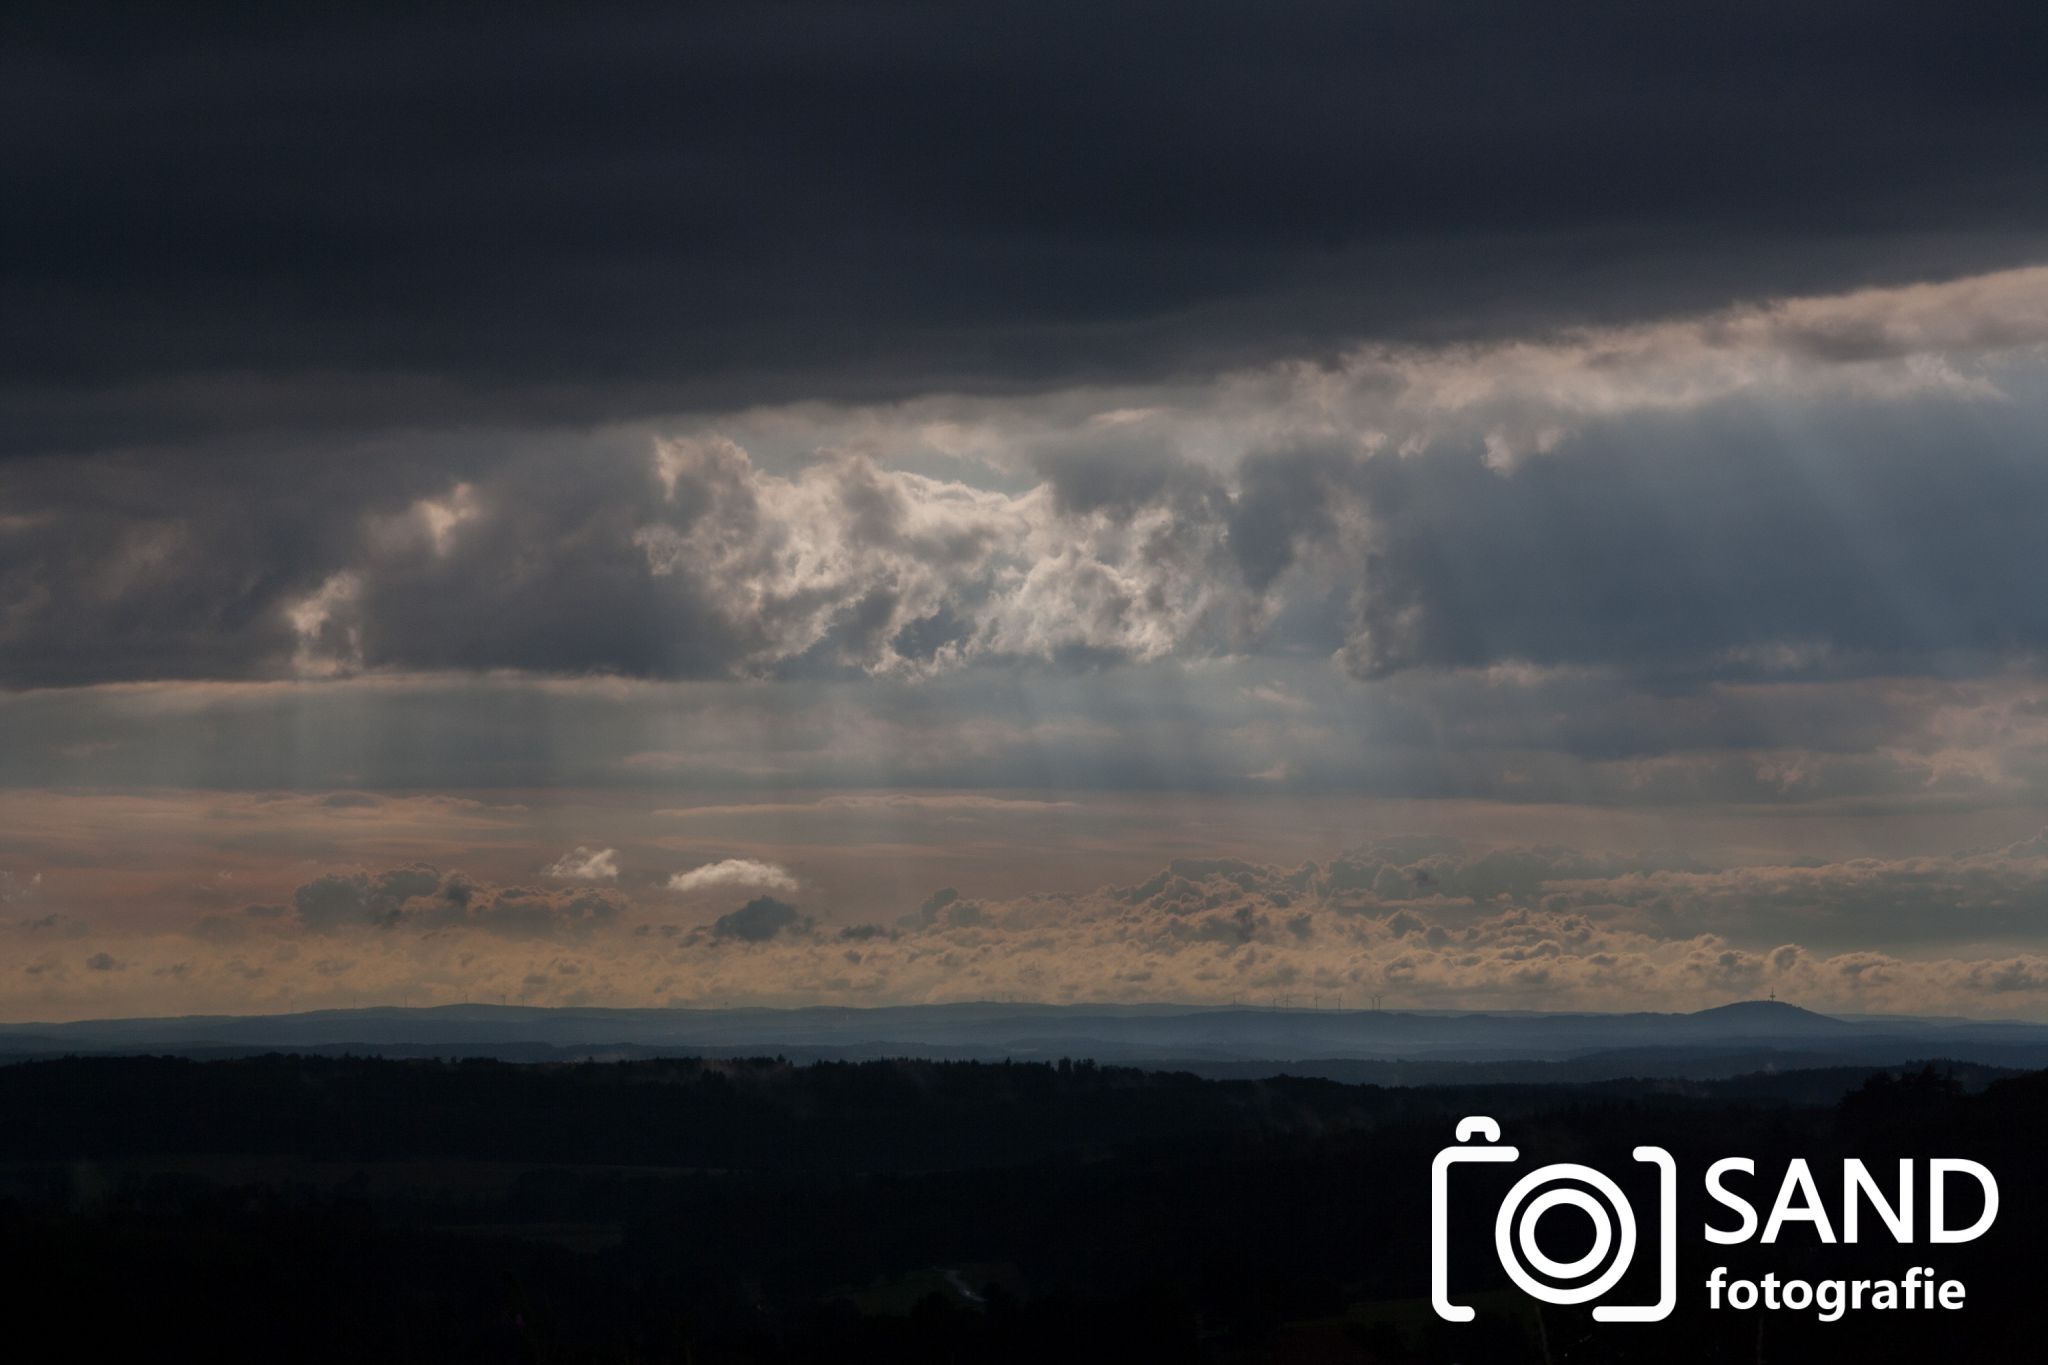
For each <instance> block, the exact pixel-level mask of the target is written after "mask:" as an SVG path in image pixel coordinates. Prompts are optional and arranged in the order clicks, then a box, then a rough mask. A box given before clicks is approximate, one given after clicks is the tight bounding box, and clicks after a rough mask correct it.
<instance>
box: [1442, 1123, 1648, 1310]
mask: <svg viewBox="0 0 2048 1365" xmlns="http://www.w3.org/2000/svg"><path fill="white" fill-rule="evenodd" d="M1475 1136H1477V1137H1481V1138H1484V1139H1485V1141H1486V1142H1487V1143H1490V1144H1496V1145H1491V1146H1482V1145H1480V1144H1477V1143H1472V1139H1473V1138H1474V1137H1475ZM1458 1142H1459V1144H1460V1145H1458V1146H1455V1147H1446V1148H1444V1149H1443V1150H1442V1151H1440V1152H1438V1153H1437V1154H1436V1160H1435V1162H1433V1163H1432V1164H1431V1166H1430V1186H1429V1220H1430V1239H1429V1257H1430V1261H1429V1269H1430V1276H1429V1296H1430V1302H1431V1303H1432V1304H1433V1305H1434V1306H1435V1308H1436V1312H1437V1316H1438V1317H1440V1318H1443V1319H1444V1320H1445V1321H1447V1322H1470V1321H1471V1320H1472V1318H1473V1311H1472V1309H1470V1308H1468V1307H1466V1306H1464V1305H1462V1304H1455V1303H1452V1302H1451V1301H1450V1294H1449V1277H1450V1248H1449V1246H1448V1245H1446V1237H1447V1234H1448V1231H1449V1209H1448V1207H1447V1205H1446V1196H1447V1195H1448V1193H1449V1189H1448V1186H1449V1176H1450V1170H1451V1167H1452V1166H1453V1165H1455V1164H1457V1163H1458V1162H1461V1161H1494V1162H1498V1161H1515V1160H1519V1159H1520V1157H1521V1155H1522V1153H1521V1151H1520V1150H1519V1149H1517V1148H1514V1147H1503V1146H1499V1145H1497V1144H1498V1143H1499V1142H1500V1125H1499V1124H1498V1123H1495V1122H1494V1121H1493V1120H1492V1119H1490V1118H1484V1117H1480V1116H1476V1115H1475V1116H1474V1117H1471V1118H1465V1119H1460V1120H1459V1121H1458ZM1467 1143H1471V1144H1472V1145H1470V1146H1467V1145H1464V1144H1467ZM1634 1155H1635V1159H1636V1160H1637V1161H1642V1162H1647V1163H1649V1164H1651V1165H1654V1166H1655V1167H1656V1168H1657V1195H1658V1199H1657V1202H1658V1205H1659V1207H1658V1210H1657V1214H1658V1217H1657V1277H1658V1278H1657V1283H1658V1292H1657V1301H1656V1302H1655V1303H1654V1304H1606V1303H1603V1304H1600V1305H1598V1306H1596V1307H1595V1308H1594V1309H1593V1318H1594V1320H1595V1321H1596V1322H1657V1321H1660V1320H1661V1319H1663V1318H1666V1317H1669V1316H1670V1315H1671V1309H1672V1307H1673V1306H1674V1305H1675V1304H1676V1303H1677V1302H1678V1168H1677V1166H1676V1165H1675V1164H1674V1163H1673V1161H1672V1160H1671V1153H1669V1152H1667V1151H1665V1150H1664V1149H1663V1148H1662V1147H1638V1148H1636V1149H1635V1153H1634ZM1564 1181H1569V1182H1573V1183H1571V1184H1560V1183H1559V1182H1564ZM1546 1185H1558V1188H1556V1189H1549V1190H1545V1189H1544V1186H1546ZM1582 1185H1583V1186H1590V1187H1591V1188H1592V1189H1593V1190H1596V1191H1598V1192H1599V1196H1600V1197H1599V1198H1595V1197H1594V1195H1593V1194H1591V1193H1589V1192H1588V1191H1587V1190H1585V1189H1581V1188H1578V1187H1579V1186H1582ZM1538 1191H1541V1193H1538ZM1532 1194H1533V1195H1535V1198H1533V1199H1532V1198H1530V1196H1531V1195H1532ZM1603 1201H1604V1202H1603ZM1565 1207H1569V1208H1576V1209H1579V1210H1581V1211H1582V1212H1584V1213H1585V1214H1586V1216H1587V1217H1589V1218H1591V1219H1592V1220H1593V1248H1592V1250H1590V1251H1588V1252H1587V1253H1586V1254H1585V1255H1583V1256H1581V1257H1579V1258H1578V1259H1577V1260H1573V1261H1560V1260H1556V1259H1554V1258H1553V1257H1550V1256H1546V1255H1544V1254H1543V1251H1542V1249H1541V1248H1540V1247H1538V1246H1537V1245H1536V1224H1537V1223H1538V1222H1539V1221H1541V1219H1542V1217H1543V1215H1544V1214H1545V1213H1548V1212H1549V1211H1550V1210H1551V1209H1555V1208H1565ZM1493 1243H1494V1247H1495V1249H1496V1250H1497V1251H1498V1252H1499V1253H1500V1263H1501V1268H1502V1269H1504V1270H1506V1271H1507V1272H1508V1277H1509V1278H1510V1279H1512V1280H1513V1281H1514V1282H1515V1284H1516V1285H1517V1286H1518V1287H1520V1289H1521V1290H1522V1292H1523V1293H1525V1294H1528V1295H1529V1296H1530V1297H1532V1298H1536V1299H1541V1300H1542V1301H1543V1302H1545V1303H1556V1304H1572V1303H1585V1302H1586V1301H1587V1300H1589V1299H1597V1298H1599V1297H1600V1296H1601V1295H1602V1294H1605V1293H1606V1292H1607V1291H1608V1290H1610V1289H1612V1288H1614V1286H1615V1283H1616V1282H1617V1281H1619V1280H1620V1279H1621V1277H1622V1276H1623V1275H1625V1274H1627V1273H1628V1268H1629V1265H1630V1263H1631V1262H1632V1261H1633V1260H1634V1259H1635V1254H1636V1216H1635V1210H1634V1209H1632V1208H1630V1207H1629V1202H1628V1199H1627V1197H1626V1196H1625V1195H1623V1194H1622V1192H1621V1187H1620V1186H1618V1185H1616V1184H1615V1183H1614V1181H1613V1180H1612V1179H1610V1178H1609V1177H1608V1176H1607V1175H1606V1174H1605V1173H1603V1172H1600V1171H1596V1170H1594V1169H1593V1168H1592V1167H1591V1166H1581V1165H1578V1164H1577V1163H1575V1162H1570V1161H1560V1162H1557V1163H1555V1164H1554V1165H1550V1166H1539V1167H1538V1168H1537V1169H1535V1170H1533V1171H1530V1172H1529V1173H1528V1174H1527V1175H1524V1176H1523V1177H1522V1178H1521V1179H1520V1180H1518V1181H1516V1182H1515V1186H1514V1188H1513V1189H1511V1190H1509V1191H1508V1194H1507V1198H1505V1199H1503V1200H1501V1205H1500V1214H1499V1216H1498V1217H1497V1218H1495V1220H1494V1224H1493ZM1610 1252H1612V1253H1613V1255H1612V1258H1611V1259H1610V1258H1609V1253H1610ZM1603 1262H1605V1263H1606V1269H1604V1270H1602V1269H1601V1268H1600V1267H1601V1265H1602V1263H1603ZM1532 1266H1533V1267H1534V1268H1535V1269H1536V1270H1538V1271H1541V1272H1542V1273H1543V1274H1544V1275H1546V1276H1548V1277H1550V1279H1552V1280H1563V1281H1570V1280H1576V1279H1580V1278H1581V1277H1584V1276H1587V1275H1591V1276H1592V1278H1591V1279H1587V1280H1585V1282H1584V1283H1582V1284H1564V1285H1557V1284H1549V1283H1545V1282H1544V1281H1543V1280H1539V1279H1538V1278H1536V1276H1535V1275H1534V1274H1532V1273H1531V1270H1530V1267H1532ZM1596 1271H1597V1272H1598V1273H1597V1274H1595V1273H1594V1272H1596Z"/></svg>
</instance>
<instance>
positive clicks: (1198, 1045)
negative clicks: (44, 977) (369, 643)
mask: <svg viewBox="0 0 2048 1365" xmlns="http://www.w3.org/2000/svg"><path fill="white" fill-rule="evenodd" d="M251 1051H301V1052H356V1053H365V1054H372V1053H374V1054H381V1055H388V1056H408V1055H434V1056H493V1057H501V1058H505V1059H509V1060H553V1059H562V1058H576V1057H587V1056H621V1057H626V1056H658V1055H683V1056H716V1055H763V1054H779V1055H783V1056H788V1057H792V1058H797V1059H811V1058H862V1057H925V1058H963V1059H965V1058H973V1059H981V1060H999V1059H1004V1058H1009V1059H1016V1060H1046V1059H1052V1058H1059V1057H1075V1058H1080V1057H1090V1058H1094V1059H1095V1060H1098V1061H1102V1062H1109V1063H1120V1064H1129V1065H1144V1066H1153V1067H1174V1068H1182V1069H1187V1070H1193V1071H1198V1072H1202V1073H1204V1074H1212V1075H1244V1074H1253V1073H1260V1072H1264V1073H1272V1072H1277V1071H1283V1070H1284V1071H1292V1072H1295V1073H1297V1074H1316V1075H1328V1076H1332V1077H1336V1078H1341V1079H1346V1080H1371V1079H1384V1080H1386V1081H1388V1082H1390V1083H1397V1082H1403V1081H1406V1082H1417V1081H1428V1080H1432V1079H1441V1078H1459V1079H1466V1078H1471V1077H1472V1076H1475V1075H1482V1074H1483V1075H1486V1076H1488V1077H1489V1078H1495V1079H1507V1078H1516V1077H1522V1076H1526V1077H1527V1078H1528V1079H1545V1078H1556V1079H1573V1080H1600V1079H1606V1078H1610V1077H1618V1076H1674V1077H1695V1078H1711V1077H1716V1076H1728V1075H1737V1074H1744V1073H1747V1072H1754V1071H1760V1070H1771V1069H1790V1068H1793V1067H1820V1066H1837V1065H1872V1066H1889V1065H1896V1064H1899V1063H1902V1062H1905V1061H1911V1060H1920V1059H1928V1058H1946V1059H1952V1060H1955V1061H1959V1062H1972V1063H1977V1064H1982V1065H1990V1066H2014V1067H2041V1066H2048V1025H2042V1024H2033V1023H2025V1022H2019V1021H1976V1020H1956V1019H1919V1018H1912V1017H1904V1016H1899V1017H1869V1016H1864V1017H1859V1018H1855V1019H1841V1018H1835V1017H1832V1016H1829V1015H1824V1014H1817V1013H1815V1012H1813V1011H1811V1010H1806V1009H1802V1008H1800V1007H1798V1006H1796V1005H1791V1004H1787V1003H1785V1002H1782V1001H1765V1000H1748V1001H1741V1002H1738V1003H1735V1004H1730V1005H1723V1006H1720V1007H1718V1008H1715V1009H1708V1010H1701V1011H1698V1012H1697V1013H1692V1014H1656V1013H1636V1014H1571V1013H1555V1014H1551V1013H1535V1012H1514V1013H1484V1012H1473V1013H1463V1012H1440V1011H1414V1010H1384V1011H1381V1010H1335V1009H1317V1010H1311V1009H1257V1008H1237V1007H1232V1008H1196V1007H1190V1006H1176V1005H1026V1004H1012V1003H1002V1002H991V1001H984V1002H972V1003H963V1004H946V1005H902V1006H887V1007H881V1008H872V1009H855V1008H843V1007H813V1008H801V1009H769V1008H740V1009H600V1008H573V1009H543V1008H533V1007H525V1006H516V1005H482V1004H471V1005H446V1006H439V1007H434V1008H427V1009H400V1008H389V1007H377V1008H370V1009H354V1010H309V1011H305V1012H302V1013H296V1014H281V1015H241V1016H190V1017H182V1018H165V1019H103V1020H88V1021H82V1022H76V1023H63V1024H19V1025H7V1026H0V1056H4V1057H7V1058H9V1059H13V1060H21V1059H24V1058H29V1057H37V1056H53V1055H63V1054H68V1053H135V1052H168V1053H179V1054H185V1055H213V1054H220V1053H246V1052H251Z"/></svg>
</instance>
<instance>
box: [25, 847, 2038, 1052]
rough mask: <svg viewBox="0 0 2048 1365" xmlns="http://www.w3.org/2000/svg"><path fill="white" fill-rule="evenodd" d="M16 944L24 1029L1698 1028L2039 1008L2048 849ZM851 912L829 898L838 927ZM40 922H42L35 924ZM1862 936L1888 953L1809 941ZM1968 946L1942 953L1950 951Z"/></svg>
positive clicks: (261, 909)
mask: <svg viewBox="0 0 2048 1365" xmlns="http://www.w3.org/2000/svg"><path fill="white" fill-rule="evenodd" d="M9 908H10V909H12V910H14V911H16V913H15V914H13V915H12V916H10V917H9V918H8V919H7V920H5V921H4V923H0V931H4V932H5V934H6V936H7V938H8V940H9V943H10V956H11V957H13V958H14V959H15V960H17V961H19V962H20V963H21V964H22V965H21V966H20V969H19V971H18V972H15V973H10V974H9V976H8V977H7V978H6V979H5V980H4V981H0V1009H5V1010H6V1011H7V1013H9V1014H10V1015H12V1016H14V1017H25V1016H28V1015H34V1014H38V1013H42V1014H51V1013H55V1014H63V1015H68V1016H73V1017H76V1016H80V1015H84V1014H92V1013H100V1014H106V1013H112V1012H123V1011H126V1012H149V1011H151V1010H173V1009H179V1008H185V1007H188V1006H189V1002H192V1001H194V1000H196V999H206V998H209V997H210V996H212V995H213V994H214V993H217V992H218V991H220V990H221V989H222V985H223V982H224V981H225V980H227V979H229V978H232V979H233V980H234V981H235V982H236V983H237V986H238V988H239V989H241V990H242V991H243V992H244V993H245V995H246V999H247V1001H248V1003H249V1005H250V1007H252V1008H255V1007H261V1006H268V1007H275V1006H276V1005H277V1004H278V1003H280V1002H284V1001H290V1002H296V1003H297V1004H298V1005H300V1006H302V1007H304V1006H312V1005H319V1004H329V1005H332V1004H340V1003H346V1002H350V1001H361V1000H366V999H369V1000H375V999H384V998H391V997H393V996H397V995H403V996H404V997H405V998H408V999H411V1000H413V1001H414V1002H415V1003H422V1002H442V1001H446V1000H449V999H492V998H497V997H499V996H503V997H504V998H507V999H517V1000H520V1001H524V1002H527V1003H535V1004H621V1005H623V1004H664V1003H665V1004H697V1003H706V1002H711V1001H723V1002H751V1003H793V1002H814V1003H905V1002H916V1001H933V1000H967V999H982V998H990V999H993V998H1017V997H1023V998H1030V999H1044V1000H1062V1001H1090V1000H1095V1001H1108V1000H1132V999H1144V1000H1155V999H1156V1000H1170V1001H1184V1002H1195V1003H1222V1002H1228V1001H1231V1000H1243V1001H1246V1002H1254V1003H1266V1002H1270V1001H1271V1000H1274V999H1289V1000H1293V1001H1295V1002H1297V1003H1307V998H1308V997H1311V996H1313V997H1318V998H1321V999H1323V1000H1324V1001H1325V1002H1326V1003H1329V1002H1330V1001H1331V999H1332V998H1333V997H1336V996H1338V995H1340V994H1341V995H1348V996H1349V997H1350V998H1351V999H1353V1000H1354V1001H1356V1000H1359V999H1362V998H1363V996H1364V995H1365V994H1367V993H1373V994H1380V995H1383V996H1385V997H1386V998H1387V999H1388V1001H1389V1002H1390V1003H1392V1004H1394V1005H1395V1006H1396V1007H1403V1008H1441V1007H1471V1008H1486V1007H1514V1008H1523V1007H1532V1006H1540V1007H1546V1008H1596V1009H1598V1008H1605V1009H1627V1008H1636V1007H1641V1006H1642V1005H1643V1004H1644V1003H1645V1002H1655V1003H1656V1007H1657V1008H1664V1009H1688V1008H1699V1007H1704V1006H1708V1005H1713V1004H1719V1003H1724V1002H1726V1001H1728V1000H1731V999H1742V998H1750V997H1756V996H1761V995H1763V994H1765V993H1766V992H1775V993H1776V994H1777V995H1778V996H1779V997H1780V998H1784V999H1792V1000H1796V1001H1798V1002H1800V1003H1802V1004H1806V1005H1809V1006H1811V1007H1814V1008H1818V1009H1823V1010H1840V1011H1871V1012H1879V1011H1901V1012H1911V1011H1916V1010H1917V1011H1937V1012H1938V1011H1960V1012H1964V1013H1972V1014H1985V1015H1997V1014H2006V1015H2039V1014H2041V1013H2042V1011H2043V1008H2044V1003H2048V956H2044V955H2043V954H2041V953H2039V952H2037V951H2033V950H2030V949H2027V948H2023V947H2014V946H2012V945H2013V944H2014V943H2015V942H2016V941H2022V942H2023V941H2024V940H2026V939H2027V938H2028V937H2029V936H2030V935H2031V933H2032V926H2033V924H2034V923H2035V922H2036V921H2037V920H2038V917H2039V916H2040V915H2041V914H2042V913H2044V911H2048V834H2043V835H2039V836H2036V837H2034V838H2031V839H2028V840H2024V841H2021V842H2019V843H2016V844H2012V845H2008V846H2005V847H2001V848H1991V849H1982V850H1976V851H1969V852H1962V853H1957V854H1951V855H1946V856H1940V857H1920V858H1906V859H1890V860H1887V859H1877V858H1865V859H1855V860H1851V861H1846V862H1838V863H1818V862H1816V863H1811V864H1803V865H1736V866H1719V867H1716V866H1708V865H1705V864H1702V863H1699V862H1697V861H1695V860H1693V859H1691V858H1689V857H1688V856H1686V855H1682V854H1675V853H1674V854H1667V855H1656V856H1644V855H1613V854H1597V853H1588V852H1582V851H1577V850H1572V849H1567V848H1559V847H1502V848H1495V849H1490V850H1475V849H1470V848H1467V847H1466V846H1464V845H1462V844H1461V843H1459V842H1458V841H1455V840H1448V839H1444V838H1441V837H1415V838H1408V839H1400V840H1390V841H1383V842H1381V843H1379V844H1376V845H1372V846H1369V847H1365V848H1361V849H1359V850H1356V851H1354V852H1352V853H1349V854H1346V855H1343V856H1341V857H1338V858H1335V859H1332V860H1330V861H1328V862H1323V863H1317V862H1310V863H1305V864H1301V865H1297V866H1274V865H1270V864H1263V863H1257V862H1249V861H1245V860H1242V859H1235V858H1184V859H1177V860H1175V861H1174V862H1173V863H1172V864H1171V865H1169V866H1168V867H1165V868H1163V869H1161V870H1160V871H1159V872H1157V873H1156V874H1155V875H1153V876H1151V877H1149V878H1147V879H1145V880H1143V881H1141V882H1137V883H1130V884H1117V885H1109V886H1105V887H1102V888H1100V889H1098V890H1095V891H1092V892H1087V893H1080V894H1074V893H1060V894H1042V893H1041V894H1024V895H1020V896H1014V897H1010V898H1004V899H993V898H984V897H979V896H975V895H972V894H963V893H962V892H961V891H959V890H956V889H954V888H951V887H947V888H943V889H941V890H939V891H937V892H934V893H932V894H930V895H928V896H926V897H924V898H923V900H922V903H921V904H919V905H917V906H915V907H906V908H905V909H904V910H903V912H902V913H900V914H898V915H896V916H894V917H893V918H887V919H883V920H880V921H875V920H861V921H856V922H848V921H846V920H844V919H842V918H838V917H834V916H831V915H830V914H829V913H828V914H826V915H824V916H822V917H821V916H820V915H818V914H815V913H807V912H806V909H805V908H804V907H802V906H799V905H794V904H791V903H789V902H786V901H783V900H780V899H777V898H775V897H773V896H768V895H761V896H757V897H755V898H753V899H752V900H749V901H747V902H746V903H745V904H744V905H740V906H738V907H737V908H734V909H731V910H728V911H726V912H724V913H720V914H718V915H717V916H716V917H715V918H713V919H710V920H699V921H697V922H695V923H691V922H688V921H687V920H680V919H677V918H674V917H673V916H674V913H675V910H676V908H677V906H676V903H675V902H674V901H673V900H672V899H670V900H667V901H664V898H663V897H662V896H661V895H660V894H659V893H657V892H655V891H652V890H650V891H647V892H643V893H640V894H639V895H638V896H636V897H628V896H626V895H622V894H620V893H616V892H575V893H552V892H540V891H531V890H525V889H522V888H518V887H497V886H491V885H489V884H486V883H482V882H479V881H477V880H476V879H474V878H471V877H469V876H467V875H466V874H463V873H461V872H444V871H442V870H440V869H436V868H433V867H428V866H425V865H420V864H414V865H409V866H406V867H399V868H392V869H388V870H385V871H381V872H374V873H372V872H363V871H355V872H330V873H325V874H323V875H321V876H319V877H316V878H314V879H313V880H311V881H308V882H306V883H304V884H302V885H301V886H300V887H299V888H298V889H297V890H296V891H295V892H294V893H293V895H292V897H291V898H290V903H289V905H288V906H283V907H278V906H265V905H253V906H250V907H247V908H246V909H244V910H243V911H241V912H240V913H238V914H234V915H226V916H223V915H208V916H205V917H202V918H201V919H199V920H197V921H195V922H194V923H192V924H191V925H189V926H188V927H187V928H186V929H185V930H184V931H183V932H182V933H179V934H169V935H166V934H161V933H156V934H148V933H144V934H125V935H119V936H115V937H107V936H105V935H103V934H99V933H94V932H92V931H91V930H90V929H88V928H86V927H84V926H82V925H81V924H79V923H78V922H76V921H75V920H71V919H69V918H68V917H66V916H63V915H60V914H50V913H44V914H37V913H33V911H35V909H36V908H37V907H35V906H10V907H9ZM817 908H820V909H829V907H817ZM23 911H27V912H29V913H22V912H23ZM1845 939H1853V940H1855V941H1858V942H1860V943H1861V944H1863V945H1864V946H1859V947H1837V948H1834V949H1828V948H1816V947H1810V946H1806V945H1807V944H1811V943H1816V942H1820V943H1825V942H1835V943H1837V944H1839V943H1842V942H1843V941H1844V940H1845ZM1942 941H1946V942H1949V943H1952V944H1967V945H1971V947H1970V948H1969V949H1968V951H1966V952H1958V951H1955V949H1954V948H1953V947H1951V948H1949V949H1946V950H1938V951H1933V952H1929V951H1927V949H1928V947H1929V945H1930V944H1931V943H1936V942H1942Z"/></svg>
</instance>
